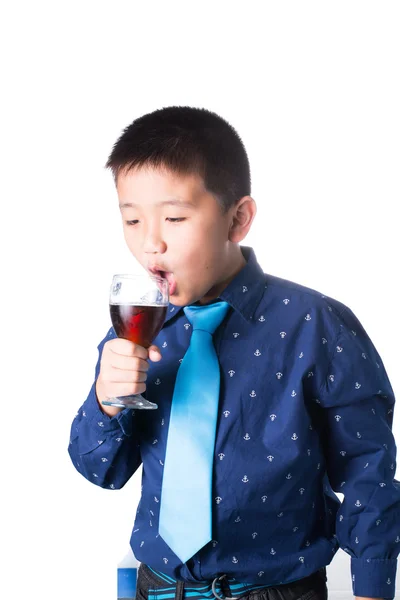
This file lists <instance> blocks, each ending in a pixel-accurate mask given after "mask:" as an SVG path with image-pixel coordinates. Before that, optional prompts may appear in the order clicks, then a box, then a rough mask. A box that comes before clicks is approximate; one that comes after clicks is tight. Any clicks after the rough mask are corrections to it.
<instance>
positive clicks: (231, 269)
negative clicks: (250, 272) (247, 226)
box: [198, 245, 247, 305]
mask: <svg viewBox="0 0 400 600" xmlns="http://www.w3.org/2000/svg"><path fill="white" fill-rule="evenodd" d="M246 264H247V263H246V259H245V257H244V256H243V254H242V251H241V249H240V246H239V245H238V246H237V247H236V248H235V249H234V251H233V253H232V257H231V259H230V260H229V264H228V266H227V268H226V269H225V272H224V274H223V275H222V277H221V279H220V280H219V281H218V282H217V283H216V284H215V285H213V287H212V288H211V289H210V290H208V292H207V293H206V294H205V296H203V298H201V299H200V300H199V301H198V304H200V305H203V304H209V303H210V302H212V301H213V300H215V299H216V298H218V296H220V294H222V292H223V291H224V289H225V288H226V287H227V286H228V285H229V284H230V282H231V281H232V279H234V278H235V277H236V275H237V274H238V273H239V272H240V271H241V270H242V269H243V267H245V266H246Z"/></svg>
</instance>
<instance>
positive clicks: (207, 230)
mask: <svg viewBox="0 0 400 600" xmlns="http://www.w3.org/2000/svg"><path fill="white" fill-rule="evenodd" d="M117 192H118V198H119V204H120V210H121V215H122V219H123V227H124V236H125V240H126V243H127V245H128V247H129V249H130V251H131V252H132V254H133V255H134V256H135V258H136V259H137V260H138V261H139V263H140V264H141V265H142V266H143V267H144V268H145V269H146V270H147V271H148V272H152V273H155V274H157V275H161V276H162V277H166V278H167V279H168V281H169V288H170V301H171V302H172V303H173V304H175V305H177V306H186V305H188V304H192V303H194V302H196V301H198V300H200V301H202V303H206V302H208V301H210V300H212V299H213V298H216V297H218V295H219V293H220V292H221V291H222V289H224V287H226V285H227V280H230V279H232V278H233V277H232V275H235V274H236V272H238V271H239V270H240V268H242V267H243V266H244V264H245V261H244V259H243V256H242V254H241V252H237V248H235V250H233V246H236V244H232V242H231V241H230V240H229V231H230V228H231V224H232V219H233V217H232V215H233V212H234V209H233V210H229V211H228V212H227V213H226V214H224V215H223V214H222V212H221V209H220V207H219V205H218V203H217V201H216V200H215V198H214V197H213V196H212V195H211V194H210V193H208V192H207V191H206V190H205V188H204V184H203V180H202V178H201V177H200V176H198V175H187V176H182V175H175V174H173V173H171V172H170V171H166V170H159V169H153V168H141V169H134V170H131V171H129V172H128V173H126V174H123V173H120V175H119V176H118V181H117ZM239 255H240V258H238V256H239ZM239 262H240V263H241V264H240V266H239ZM234 263H236V265H235V264H234ZM233 271H235V273H233ZM228 282H229V281H228Z"/></svg>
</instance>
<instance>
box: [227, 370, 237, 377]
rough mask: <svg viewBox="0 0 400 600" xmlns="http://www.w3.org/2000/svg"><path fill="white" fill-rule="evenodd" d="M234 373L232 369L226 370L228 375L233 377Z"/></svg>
mask: <svg viewBox="0 0 400 600" xmlns="http://www.w3.org/2000/svg"><path fill="white" fill-rule="evenodd" d="M235 373H236V371H233V370H232V369H231V370H230V371H228V374H229V377H233V376H234V374H235Z"/></svg>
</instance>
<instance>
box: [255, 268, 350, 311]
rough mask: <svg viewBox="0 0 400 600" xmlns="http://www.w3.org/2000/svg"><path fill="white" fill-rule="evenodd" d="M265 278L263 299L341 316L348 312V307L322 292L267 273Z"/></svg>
mask: <svg viewBox="0 0 400 600" xmlns="http://www.w3.org/2000/svg"><path fill="white" fill-rule="evenodd" d="M264 276H265V294H264V297H265V298H266V299H267V298H268V297H270V298H271V299H275V300H281V301H282V302H284V303H285V300H288V301H289V302H286V303H287V304H289V303H291V302H293V303H295V304H298V305H308V306H309V307H310V308H311V307H312V308H315V309H324V310H328V311H329V312H334V313H335V314H337V315H341V314H342V313H344V312H345V311H349V310H350V309H349V307H348V306H346V305H345V304H344V303H343V302H341V301H340V300H338V299H336V298H333V297H332V296H328V295H326V294H324V293H323V292H321V291H319V290H316V289H314V288H311V287H307V286H305V285H302V284H301V283H297V282H295V281H290V280H289V279H283V278H282V277H277V276H275V275H270V274H269V273H264Z"/></svg>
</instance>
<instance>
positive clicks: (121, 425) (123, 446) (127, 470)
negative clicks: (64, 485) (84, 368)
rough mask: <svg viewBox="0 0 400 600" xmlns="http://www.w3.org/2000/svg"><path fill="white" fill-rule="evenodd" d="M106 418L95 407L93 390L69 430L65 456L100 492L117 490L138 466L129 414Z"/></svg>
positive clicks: (133, 427) (137, 450)
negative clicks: (67, 454)
mask: <svg viewBox="0 0 400 600" xmlns="http://www.w3.org/2000/svg"><path fill="white" fill-rule="evenodd" d="M117 411H118V412H117V414H116V415H114V416H109V415H107V414H105V413H104V412H103V411H102V410H101V409H100V406H99V403H98V400H97V397H96V393H95V386H94V385H93V386H92V389H91V390H90V393H89V396H88V398H87V400H86V401H85V403H84V404H83V406H82V407H81V408H80V409H79V411H78V413H77V415H76V416H75V419H74V421H73V423H72V427H71V438H70V443H69V448H68V452H69V455H70V457H71V460H72V462H73V464H74V466H75V468H76V469H77V471H78V472H79V473H81V475H83V477H85V478H86V479H87V480H88V481H90V482H92V483H94V484H95V485H98V486H100V487H103V488H108V489H120V488H121V487H123V486H124V485H125V483H126V482H127V481H128V479H129V478H130V477H131V476H132V475H133V473H134V472H135V471H136V470H137V468H138V467H139V465H140V464H141V457H140V449H139V442H138V435H137V431H136V425H135V422H134V421H135V419H134V417H135V415H134V413H133V411H130V410H129V411H127V410H122V411H120V410H119V409H117Z"/></svg>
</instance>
